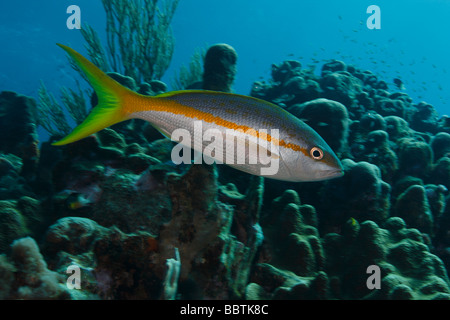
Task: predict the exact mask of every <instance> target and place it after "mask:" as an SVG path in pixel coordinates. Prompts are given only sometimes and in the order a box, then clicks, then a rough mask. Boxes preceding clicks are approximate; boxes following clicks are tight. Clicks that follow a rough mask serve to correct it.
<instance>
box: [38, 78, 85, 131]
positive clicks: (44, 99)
mask: <svg viewBox="0 0 450 320" xmlns="http://www.w3.org/2000/svg"><path fill="white" fill-rule="evenodd" d="M77 85H78V83H77ZM61 99H62V102H63V105H64V108H63V107H62V106H61V105H60V104H58V102H57V101H56V99H55V97H54V96H53V95H52V94H51V93H49V92H48V91H47V88H46V87H45V85H44V83H43V82H42V81H41V86H40V88H39V108H38V119H39V125H40V126H42V127H43V128H44V129H45V130H46V131H47V132H48V133H49V134H50V135H67V134H68V133H69V132H70V129H71V128H70V125H69V122H68V121H67V118H66V115H65V113H64V110H67V112H68V113H69V115H70V116H71V118H72V120H73V121H75V122H76V123H77V124H80V123H81V122H82V121H83V120H84V118H86V115H87V109H86V100H85V98H84V93H83V90H82V89H81V88H80V86H79V85H78V92H77V91H75V90H72V89H67V88H65V87H61Z"/></svg>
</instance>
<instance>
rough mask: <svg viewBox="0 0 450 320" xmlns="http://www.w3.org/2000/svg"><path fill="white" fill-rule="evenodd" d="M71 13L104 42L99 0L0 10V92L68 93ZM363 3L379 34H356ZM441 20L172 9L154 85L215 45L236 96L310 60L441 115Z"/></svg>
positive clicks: (319, 9) (284, 0)
mask: <svg viewBox="0 0 450 320" xmlns="http://www.w3.org/2000/svg"><path fill="white" fill-rule="evenodd" d="M342 3H345V5H343V4H342ZM72 4H75V5H78V6H79V7H80V8H81V19H82V23H85V22H87V23H89V24H90V25H91V26H93V27H94V28H95V29H96V30H97V31H98V32H99V34H100V36H101V37H102V40H105V37H104V36H105V32H104V29H105V14H104V10H103V6H102V4H101V1H100V0H97V1H92V0H90V1H89V0H71V1H67V0H58V1H56V0H51V1H39V2H37V1H31V0H23V1H1V2H0V39H1V43H2V45H1V50H0V91H3V90H13V91H17V92H19V93H22V94H25V95H29V96H33V97H37V89H38V87H39V81H40V80H43V81H44V83H45V84H46V86H47V88H48V89H49V90H50V91H51V92H53V93H54V94H55V95H56V96H58V95H59V90H58V88H59V86H60V85H66V86H73V85H74V81H73V78H74V77H77V75H76V73H75V72H73V71H72V69H71V68H70V66H69V64H68V62H67V60H66V58H65V54H64V52H63V51H62V50H61V49H59V48H58V47H57V46H56V45H55V43H56V42H59V43H63V44H68V45H70V46H71V47H73V48H74V49H76V50H78V51H80V52H81V53H82V54H85V53H86V51H85V49H84V42H83V39H82V37H81V34H80V31H79V30H69V29H67V27H66V20H67V18H68V16H69V15H68V14H67V13H66V9H67V7H68V6H69V5H72ZM372 4H375V5H378V6H379V7H380V9H381V29H380V30H369V29H368V28H367V26H366V20H367V19H368V17H369V14H367V13H366V10H367V7H368V6H369V5H372ZM449 16H450V1H444V0H442V1H438V0H428V1H425V0H415V1H381V0H378V1H374V0H372V1H365V0H346V1H331V0H328V1H325V0H322V1H320V0H319V1H300V0H278V1H273V0H227V1H218V0H182V1H181V2H180V4H179V6H178V9H177V12H176V15H175V17H174V20H173V23H172V27H173V32H174V35H175V38H176V46H175V53H174V57H173V60H172V64H171V67H170V68H169V70H168V71H167V73H166V75H165V76H164V78H163V81H165V82H166V83H168V84H170V81H171V79H172V78H173V76H174V74H175V72H176V71H177V70H178V69H179V67H180V66H181V65H182V64H187V63H188V62H189V59H190V56H191V55H192V54H193V53H194V51H195V49H196V48H198V47H205V46H207V45H212V44H215V43H221V42H224V43H228V44H230V45H232V46H233V47H234V48H235V49H236V51H237V52H238V54H239V59H238V75H237V78H236V81H235V84H234V91H235V92H236V93H241V94H249V91H250V88H251V85H252V83H253V82H254V81H255V80H258V79H259V78H260V77H263V78H265V79H268V78H269V77H270V69H271V65H272V64H273V63H280V62H282V61H283V60H286V59H296V60H300V61H301V62H302V64H303V65H304V66H306V65H308V64H310V63H312V62H314V61H318V62H317V64H318V68H317V71H316V72H320V66H321V65H322V64H323V62H324V61H326V60H328V59H340V60H343V61H344V62H346V63H347V64H353V65H355V66H357V67H359V68H360V69H367V70H371V71H372V72H374V73H375V74H377V75H379V77H380V78H381V79H384V80H385V81H387V82H388V83H389V85H390V88H391V89H392V90H393V91H394V90H395V89H394V86H393V84H392V79H393V78H394V77H399V78H401V79H402V80H403V82H404V83H405V87H406V91H405V92H406V93H408V94H409V95H410V96H411V97H412V98H413V100H414V101H415V102H419V101H422V100H423V101H426V102H428V103H430V104H432V105H433V106H434V107H435V108H436V110H437V111H438V112H439V113H440V114H449V113H450V112H449V111H450V110H449V105H450V103H449V101H450V81H449V76H450V62H449V58H448V57H450V41H448V35H449V34H450V26H449V22H448V17H449ZM104 43H105V42H104Z"/></svg>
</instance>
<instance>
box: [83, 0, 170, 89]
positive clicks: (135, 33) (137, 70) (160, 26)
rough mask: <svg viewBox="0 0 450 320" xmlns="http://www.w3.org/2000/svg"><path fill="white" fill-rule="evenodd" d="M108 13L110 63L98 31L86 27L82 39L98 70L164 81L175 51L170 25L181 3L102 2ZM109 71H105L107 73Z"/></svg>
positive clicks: (152, 0)
mask: <svg viewBox="0 0 450 320" xmlns="http://www.w3.org/2000/svg"><path fill="white" fill-rule="evenodd" d="M102 2H103V7H104V9H105V12H106V34H107V48H106V52H107V54H108V58H109V61H106V58H105V55H104V51H103V49H102V46H101V44H100V40H99V39H98V37H97V34H96V33H95V31H93V29H92V28H90V27H89V26H84V28H85V32H83V37H84V38H85V40H86V42H87V49H88V53H89V56H90V58H91V60H93V62H94V63H96V64H97V66H98V67H100V68H103V70H105V69H104V68H106V67H107V66H108V65H109V66H110V68H111V70H107V71H115V72H119V73H121V74H123V75H126V76H129V77H132V78H133V79H135V80H136V81H137V82H142V81H147V82H148V81H150V80H153V79H161V77H162V76H163V75H164V73H165V72H166V70H167V68H168V67H169V64H170V61H171V59H172V54H173V50H174V37H173V35H172V31H171V28H170V23H171V21H172V18H173V16H174V14H175V10H176V8H177V6H178V2H179V0H163V1H162V5H161V6H158V0H132V1H121V0H102ZM105 71H106V70H105Z"/></svg>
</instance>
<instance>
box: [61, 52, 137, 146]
mask: <svg viewBox="0 0 450 320" xmlns="http://www.w3.org/2000/svg"><path fill="white" fill-rule="evenodd" d="M58 46H60V47H61V48H63V49H64V50H65V51H66V52H67V53H68V54H69V55H70V56H71V57H72V58H73V60H74V61H75V63H76V64H77V65H78V67H79V68H80V69H81V70H82V71H83V72H84V73H85V74H86V77H87V78H88V80H89V82H90V84H91V85H92V87H93V88H94V90H95V92H96V93H97V96H98V104H97V106H96V107H95V108H93V109H92V111H91V112H90V113H89V115H88V116H87V118H86V119H85V120H84V121H83V122H82V123H81V124H80V125H79V126H77V127H76V128H75V129H74V130H73V131H72V132H71V133H70V134H68V135H67V136H66V137H64V138H63V139H61V140H59V141H57V142H54V143H53V144H52V145H54V146H62V145H65V144H68V143H72V142H75V141H78V140H80V139H83V138H86V137H87V136H89V135H91V134H93V133H96V132H98V131H100V130H102V129H104V128H106V127H109V126H111V125H113V124H116V123H118V122H121V121H124V120H128V119H130V117H128V113H127V111H126V108H125V106H126V103H125V102H126V101H129V100H130V99H132V97H133V96H136V95H137V94H136V93H135V92H133V91H131V90H129V89H127V88H125V87H124V86H122V85H120V84H119V83H118V82H116V81H115V80H113V79H111V78H110V77H109V76H108V75H107V74H105V73H104V72H103V71H101V70H100V69H99V68H97V67H96V66H95V65H94V64H93V63H92V62H90V61H89V60H87V59H86V58H85V57H83V56H82V55H81V54H79V53H78V52H76V51H75V50H73V49H71V48H69V47H67V46H64V45H62V44H58Z"/></svg>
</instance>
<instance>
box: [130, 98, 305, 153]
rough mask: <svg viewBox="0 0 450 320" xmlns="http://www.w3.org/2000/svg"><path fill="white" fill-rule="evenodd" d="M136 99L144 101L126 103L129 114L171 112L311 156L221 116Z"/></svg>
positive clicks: (162, 101) (172, 103)
mask: <svg viewBox="0 0 450 320" xmlns="http://www.w3.org/2000/svg"><path fill="white" fill-rule="evenodd" d="M136 98H140V99H142V100H140V101H133V102H132V103H130V105H128V103H126V104H125V105H126V107H125V109H126V110H127V112H129V113H135V112H142V111H159V112H169V113H172V114H175V115H183V116H185V117H188V118H191V119H194V118H197V119H198V120H202V121H205V122H208V123H215V124H217V125H219V126H222V127H224V128H228V129H234V130H242V131H244V132H248V133H249V134H251V135H253V136H254V137H256V138H261V139H263V140H266V141H268V142H271V141H273V143H274V144H277V145H279V146H282V147H285V148H288V149H291V150H293V151H297V152H302V153H303V154H304V155H305V156H308V155H309V153H308V151H307V150H306V149H305V148H302V147H301V146H299V145H297V144H294V143H288V142H286V141H284V140H279V139H275V138H273V137H272V136H271V135H270V134H266V133H259V131H256V130H255V129H254V128H251V127H249V126H246V125H239V124H237V123H234V122H231V121H228V120H225V119H223V118H221V117H219V116H215V115H213V114H211V113H208V112H203V111H200V110H197V109H195V108H192V107H188V106H186V105H183V104H180V103H177V102H175V101H171V100H168V99H164V98H163V97H161V96H158V97H146V96H142V95H140V96H139V97H137V96H136ZM149 100H150V101H149ZM130 102H131V101H130Z"/></svg>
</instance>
